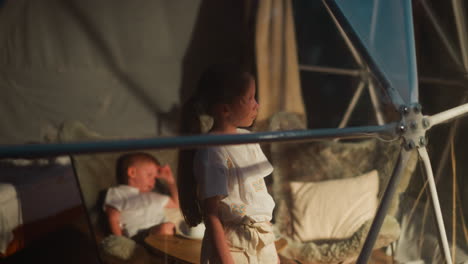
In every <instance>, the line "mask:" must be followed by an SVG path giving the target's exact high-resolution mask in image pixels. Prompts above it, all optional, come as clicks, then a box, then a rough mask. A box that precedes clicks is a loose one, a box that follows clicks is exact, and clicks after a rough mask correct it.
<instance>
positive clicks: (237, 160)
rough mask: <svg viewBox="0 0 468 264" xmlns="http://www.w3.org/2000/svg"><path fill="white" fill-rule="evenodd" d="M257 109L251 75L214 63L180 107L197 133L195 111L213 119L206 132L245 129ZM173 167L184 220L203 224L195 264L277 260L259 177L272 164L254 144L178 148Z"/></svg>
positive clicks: (270, 205) (267, 204)
mask: <svg viewBox="0 0 468 264" xmlns="http://www.w3.org/2000/svg"><path fill="white" fill-rule="evenodd" d="M201 110H203V111H201ZM257 111H258V103H257V101H256V100H255V81H254V79H253V77H252V75H251V74H249V73H247V72H245V71H243V70H241V68H240V67H236V66H228V65H218V66H215V67H212V68H210V69H209V70H207V71H206V72H205V73H204V74H203V75H202V77H201V79H200V82H199V87H198V90H197V93H196V94H195V96H194V97H193V98H192V99H191V100H189V102H188V103H187V104H186V107H185V109H184V113H183V114H184V115H183V119H184V120H185V122H184V123H183V124H185V127H182V129H183V130H185V132H192V133H196V132H200V121H199V119H198V116H199V115H200V113H201V112H204V113H207V114H209V115H211V117H212V118H213V125H212V127H211V129H210V130H209V132H208V133H209V134H212V135H222V134H236V133H248V131H247V130H245V129H241V128H240V127H249V126H251V125H252V123H253V121H254V120H255V118H256V116H257ZM190 116H192V117H194V118H190ZM189 120H193V122H189ZM184 128H185V129H184ZM193 128H196V129H193ZM179 169H180V172H181V174H180V175H179V177H178V179H179V180H178V188H179V194H180V199H179V200H180V205H181V209H182V213H183V214H184V217H185V220H186V222H187V223H188V224H189V225H190V226H196V225H197V224H199V223H200V222H201V221H203V222H204V223H205V226H206V231H205V235H204V238H203V243H202V253H201V263H210V264H211V263H277V262H279V259H278V255H277V253H276V249H275V244H274V235H273V232H272V226H271V224H270V220H271V218H272V212H273V208H274V206H275V203H274V201H273V199H272V197H271V196H270V195H269V194H268V192H267V189H266V186H265V182H264V179H263V178H264V177H265V176H267V175H269V174H271V172H272V171H273V167H272V166H271V164H270V163H269V162H268V160H267V159H266V157H265V155H264V154H263V152H262V150H261V149H260V146H259V145H258V144H243V145H229V146H215V147H207V148H203V149H199V150H197V151H193V150H192V151H184V152H182V153H181V155H180V166H179Z"/></svg>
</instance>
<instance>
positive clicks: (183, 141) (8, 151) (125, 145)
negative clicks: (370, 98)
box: [0, 123, 397, 158]
mask: <svg viewBox="0 0 468 264" xmlns="http://www.w3.org/2000/svg"><path fill="white" fill-rule="evenodd" d="M396 127H397V123H390V124H387V125H384V126H361V127H347V128H341V129H338V128H330V129H313V130H290V131H277V132H261V133H249V134H235V135H196V136H178V137H159V138H147V139H131V140H130V139H129V140H107V141H91V142H89V141H88V142H72V143H54V144H30V145H0V158H25V157H28V158H32V157H41V156H58V155H72V154H82V153H97V152H112V151H128V150H142V149H168V148H195V147H206V146H209V145H230V144H244V143H257V142H276V141H299V140H322V139H331V138H369V137H376V136H379V135H380V136H383V135H386V136H395V135H396V133H395V132H396Z"/></svg>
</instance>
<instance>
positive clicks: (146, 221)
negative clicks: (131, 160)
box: [104, 185, 169, 237]
mask: <svg viewBox="0 0 468 264" xmlns="http://www.w3.org/2000/svg"><path fill="white" fill-rule="evenodd" d="M168 202H169V196H167V195H163V194H160V193H156V192H144V193H140V191H139V190H138V189H137V188H135V187H132V186H128V185H119V186H116V187H111V188H109V190H108V191H107V194H106V199H105V202H104V210H105V206H111V207H113V208H115V209H117V210H118V211H119V212H120V227H121V228H122V230H123V232H124V234H125V235H126V236H128V237H132V236H134V235H136V234H137V233H138V232H139V231H140V230H144V229H147V228H150V227H152V226H154V225H158V224H161V223H163V222H164V221H165V215H164V207H165V206H166V204H167V203H168Z"/></svg>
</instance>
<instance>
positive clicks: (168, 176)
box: [156, 164, 175, 184]
mask: <svg viewBox="0 0 468 264" xmlns="http://www.w3.org/2000/svg"><path fill="white" fill-rule="evenodd" d="M156 178H158V179H162V180H163V181H165V182H166V183H167V184H174V183H175V179H174V175H173V174H172V170H171V167H169V165H167V164H166V165H164V166H162V167H160V168H159V175H158V176H157V177H156Z"/></svg>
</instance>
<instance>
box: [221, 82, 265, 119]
mask: <svg viewBox="0 0 468 264" xmlns="http://www.w3.org/2000/svg"><path fill="white" fill-rule="evenodd" d="M258 106H259V105H258V103H257V100H255V81H254V80H253V79H252V80H250V82H249V87H248V88H247V90H246V91H245V94H244V95H242V96H240V97H239V98H238V99H236V100H235V101H234V102H233V103H232V104H229V105H228V109H229V111H228V118H229V121H230V123H231V124H232V125H234V126H235V127H249V126H251V125H252V123H253V121H254V120H255V118H256V117H257V113H258Z"/></svg>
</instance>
